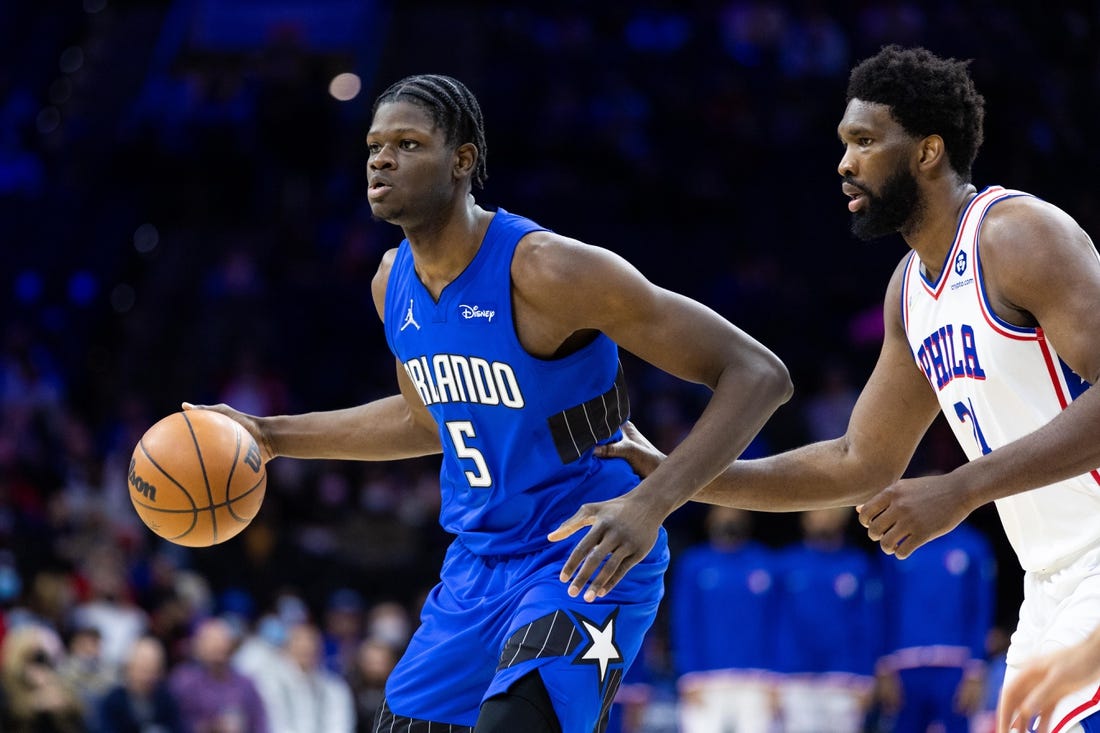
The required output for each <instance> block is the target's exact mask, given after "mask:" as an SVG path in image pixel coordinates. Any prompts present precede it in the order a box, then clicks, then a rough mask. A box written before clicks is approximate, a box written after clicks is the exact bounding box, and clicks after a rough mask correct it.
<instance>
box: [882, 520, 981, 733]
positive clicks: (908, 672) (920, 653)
mask: <svg viewBox="0 0 1100 733" xmlns="http://www.w3.org/2000/svg"><path fill="white" fill-rule="evenodd" d="M882 562H883V571H882V574H883V590H884V593H883V598H884V600H883V604H884V614H883V618H884V621H885V623H884V628H883V637H884V650H885V651H886V654H885V656H883V658H882V659H881V660H880V662H879V664H880V667H881V668H882V669H883V670H884V671H888V672H895V673H896V674H897V675H898V678H899V680H900V682H901V686H902V694H903V704H902V708H901V710H899V711H898V712H897V714H896V717H895V719H894V721H893V726H892V730H894V731H896V733H910V732H912V733H923V732H924V731H925V730H927V729H928V726H929V725H930V724H932V723H934V722H939V723H940V724H941V725H942V726H943V728H944V730H945V731H946V732H947V733H966V731H968V730H969V720H968V718H967V716H966V715H961V714H960V713H959V712H957V711H956V710H955V695H956V692H957V690H958V688H959V683H960V682H961V680H962V678H963V674H964V672H965V671H968V670H969V671H971V672H980V671H983V670H984V666H985V658H986V650H985V643H986V636H987V635H988V634H989V630H990V628H991V627H992V625H993V612H994V608H993V598H994V592H995V588H994V583H995V580H996V564H995V561H994V557H993V551H992V548H991V547H990V544H989V542H988V540H987V539H986V538H985V536H984V535H982V534H981V533H980V532H978V531H977V530H975V529H973V528H971V527H969V526H968V525H966V524H961V525H959V526H958V527H956V528H955V529H954V530H952V531H951V532H949V533H947V534H946V535H944V536H942V537H938V538H936V539H934V540H932V541H931V542H928V543H927V544H925V545H924V546H922V547H921V548H920V549H919V550H918V551H917V552H914V553H913V554H912V555H911V556H910V557H908V558H906V559H905V560H898V559H897V558H896V557H893V556H889V555H884V556H883V561H882Z"/></svg>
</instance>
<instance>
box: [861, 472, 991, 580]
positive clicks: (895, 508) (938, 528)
mask: <svg viewBox="0 0 1100 733" xmlns="http://www.w3.org/2000/svg"><path fill="white" fill-rule="evenodd" d="M856 510H857V511H858V512H859V523H860V524H862V525H863V526H864V527H866V528H867V536H868V537H870V538H871V539H872V540H873V541H875V542H878V543H879V546H880V547H881V548H882V551H883V552H885V553H886V554H887V555H896V556H897V557H898V558H899V559H902V560H904V559H905V558H907V557H909V556H910V555H912V554H913V551H914V550H916V549H917V548H918V547H920V546H921V545H923V544H924V543H926V542H928V541H930V540H934V539H936V538H937V537H939V536H941V535H944V534H947V533H948V532H950V531H951V530H953V529H954V528H955V527H957V526H958V525H959V522H961V521H962V520H963V519H965V518H966V515H967V514H969V513H970V510H969V509H968V508H967V507H965V506H962V505H961V504H960V502H959V495H958V492H957V490H956V489H954V488H953V486H952V485H951V482H950V481H949V480H947V477H946V476H926V477H922V478H914V479H902V480H901V481H897V482H895V483H894V484H891V485H890V486H887V487H886V488H885V489H883V490H882V491H880V492H879V493H878V494H876V495H875V496H874V497H872V498H871V499H869V500H868V501H867V502H865V503H864V504H863V505H861V506H858V507H856Z"/></svg>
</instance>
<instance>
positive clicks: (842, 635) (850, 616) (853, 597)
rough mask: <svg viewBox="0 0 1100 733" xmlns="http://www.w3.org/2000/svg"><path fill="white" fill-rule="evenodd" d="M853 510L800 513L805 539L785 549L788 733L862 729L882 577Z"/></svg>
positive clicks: (782, 693) (781, 631)
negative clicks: (858, 540) (853, 528)
mask: <svg viewBox="0 0 1100 733" xmlns="http://www.w3.org/2000/svg"><path fill="white" fill-rule="evenodd" d="M853 517H854V512H853V511H852V510H851V509H850V508H848V507H833V508H829V509H815V510H813V511H808V512H803V514H802V515H801V516H800V517H799V522H800V525H801V528H802V541H801V542H798V543H796V544H794V545H792V546H790V547H788V548H786V549H784V550H783V551H782V553H781V554H780V558H779V562H778V569H779V573H778V588H777V590H776V625H775V636H776V639H775V644H776V668H777V669H778V670H779V671H780V672H781V673H782V676H781V677H780V678H779V681H778V699H779V709H780V715H781V717H782V721H783V726H782V730H783V731H784V733H858V732H859V731H861V730H863V721H864V718H865V716H866V713H867V709H868V708H869V706H870V702H871V695H872V691H873V688H874V669H875V658H876V656H877V655H878V653H879V651H880V649H881V646H880V643H879V639H880V638H881V631H882V620H881V619H882V584H881V582H880V578H879V577H878V573H877V572H875V568H874V567H873V564H872V563H871V560H870V558H869V557H868V556H867V552H865V551H864V550H863V549H861V548H858V547H855V546H854V545H853V544H852V543H851V541H850V540H849V538H848V528H849V524H850V523H851V522H852V519H853Z"/></svg>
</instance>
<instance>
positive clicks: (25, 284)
mask: <svg viewBox="0 0 1100 733" xmlns="http://www.w3.org/2000/svg"><path fill="white" fill-rule="evenodd" d="M0 7H2V10H0V241H2V244H0V293H2V307H0V333H2V339H3V340H2V343H0V346H2V351H0V547H2V548H6V550H7V552H6V553H5V555H4V557H3V562H5V563H8V564H9V565H10V566H11V567H12V568H13V569H14V572H15V577H16V578H17V579H18V581H19V584H18V585H17V586H16V587H15V590H14V591H13V592H12V593H9V594H7V595H6V597H5V604H6V606H7V607H8V608H13V607H17V606H18V607H24V608H28V607H29V608H31V610H32V611H33V612H34V613H36V614H38V615H40V616H45V617H48V616H50V614H55V615H56V616H57V618H56V619H55V620H56V622H57V623H58V624H59V625H64V624H65V619H66V615H65V614H66V613H67V610H68V609H67V607H66V603H68V604H73V603H78V602H80V601H81V600H83V599H84V596H87V594H88V593H90V591H89V580H88V578H89V577H90V576H91V575H92V574H93V572H92V571H91V570H90V566H92V565H94V564H95V563H102V564H105V565H110V566H113V567H115V568H116V569H117V571H118V572H120V573H122V574H123V576H124V578H125V581H126V584H127V588H128V591H127V595H128V596H129V597H130V598H131V599H132V601H133V603H134V604H135V605H136V606H137V607H138V608H140V609H141V610H142V611H144V612H145V613H146V614H149V615H150V617H151V618H153V620H154V623H162V624H166V626H165V628H166V629H169V630H168V631H165V632H164V633H165V637H166V638H169V637H171V634H172V633H177V632H178V633H180V634H183V633H184V632H183V631H179V630H178V629H177V631H176V632H173V631H171V629H173V628H175V627H173V626H172V623H177V624H178V625H180V627H181V628H186V623H187V615H186V613H184V614H183V620H182V621H181V620H179V619H178V618H177V617H176V616H173V615H172V613H169V612H168V611H165V608H164V606H165V605H166V604H168V605H170V604H172V603H176V602H177V601H178V596H179V595H180V594H182V595H184V596H187V592H185V591H181V590H180V588H179V585H180V582H179V581H178V578H179V575H180V574H186V577H188V578H189V579H190V580H189V582H190V584H191V585H186V584H184V585H185V587H187V588H192V590H191V591H190V593H191V594H192V596H194V598H191V596H188V598H190V599H191V601H192V603H193V605H194V608H191V609H190V612H193V613H196V614H201V613H204V612H207V613H208V612H211V611H214V610H217V609H219V608H221V607H222V606H224V605H226V604H227V603H228V601H227V600H226V599H232V598H235V599H242V598H243V599H245V600H246V601H247V603H248V604H249V605H248V610H249V613H250V614H252V615H253V616H255V615H258V614H259V613H260V612H261V611H262V610H263V609H265V608H269V607H271V605H272V604H273V603H274V602H275V601H276V599H277V598H279V597H280V595H281V594H284V593H293V594H296V595H297V596H299V597H300V598H302V599H303V600H304V602H305V604H306V605H307V606H308V607H309V608H310V609H311V610H312V611H313V612H314V613H315V614H320V613H321V612H323V611H324V610H325V608H326V607H327V604H328V603H329V600H330V598H331V594H332V593H333V592H334V591H335V590H337V589H339V588H352V589H355V591H356V593H358V594H359V595H360V596H361V600H362V602H363V603H364V605H365V606H370V605H372V604H377V603H381V602H383V601H391V600H392V601H397V602H398V603H399V604H406V605H408V606H409V607H410V608H414V607H415V604H416V602H417V598H418V596H419V594H421V593H422V592H423V591H424V590H425V589H426V588H427V587H429V586H430V585H431V584H432V582H433V581H434V579H435V577H436V573H437V570H438V564H439V560H440V557H441V552H442V549H443V548H444V547H445V545H446V542H447V538H446V537H445V536H444V535H443V534H442V532H441V531H440V530H439V528H438V526H437V524H436V511H437V508H438V496H437V484H436V477H435V471H436V469H437V464H436V463H435V462H434V461H432V460H424V461H410V462H406V463H404V464H396V463H394V464H372V465H357V464H339V463H325V462H309V463H306V462H296V461H290V460H286V459H284V460H280V461H277V462H275V463H274V464H272V465H271V467H270V470H271V476H270V483H269V488H268V496H267V498H266V501H265V505H264V507H263V510H262V511H261V514H260V516H259V517H258V518H257V519H256V520H255V522H254V523H253V525H252V526H251V527H249V529H248V530H247V531H246V532H244V533H243V534H242V535H240V536H239V537H238V538H237V539H235V540H233V541H231V542H229V543H227V544H226V545H224V546H219V547H216V548H209V549H203V550H183V549H180V548H176V547H174V546H170V545H167V544H165V543H162V542H159V541H155V537H154V536H153V535H152V534H151V533H150V532H148V531H147V530H146V529H145V528H144V526H142V525H141V524H140V523H139V522H138V521H137V519H136V516H135V514H134V512H133V509H132V508H131V507H130V505H129V499H128V498H127V489H126V481H125V471H126V468H127V464H128V460H129V455H130V451H131V450H132V448H133V446H134V444H135V443H136V441H137V439H138V438H139V437H140V435H141V434H142V433H143V432H144V430H145V429H146V428H148V427H149V426H150V425H151V424H152V423H153V422H155V421H156V420H157V419H159V418H160V417H162V416H163V415H165V414H167V413H169V412H171V411H174V410H176V409H178V406H179V403H180V402H181V401H184V400H188V401H192V402H198V403H210V402H218V401H226V402H229V403H231V404H233V405H235V406H236V407H238V408H239V409H241V410H244V411H246V412H252V413H257V414H270V413H278V412H297V411H308V410H320V409H328V408H336V407H344V406H349V405H353V404H357V403H360V402H363V401H366V400H369V399H372V398H375V397H378V396H381V395H385V394H388V393H391V392H392V391H393V389H394V386H395V382H394V376H393V369H394V362H393V359H392V356H391V355H390V354H389V353H388V351H387V349H386V345H385V342H384V339H383V336H382V329H381V327H380V325H379V322H378V319H377V316H376V315H375V313H374V308H373V305H372V302H371V298H370V291H369V284H370V279H371V276H372V275H373V273H374V271H375V268H376V266H377V262H378V260H379V257H380V255H381V254H382V252H384V251H385V250H386V249H388V248H390V247H392V246H395V245H396V244H397V243H398V242H399V240H400V238H401V235H400V232H399V230H397V229H396V228H394V227H391V226H389V225H385V224H381V223H377V222H374V221H372V220H371V217H370V211H369V207H368V206H367V204H366V202H365V196H364V191H365V186H364V165H365V161H366V156H365V147H364V142H363V140H364V135H365V132H366V129H367V127H368V125H369V111H370V106H371V103H372V101H373V99H374V97H375V96H376V95H377V94H378V93H379V92H380V91H381V90H382V89H384V88H385V87H386V86H388V85H389V84H390V83H391V82H393V81H395V80H396V79H398V78H400V77H402V76H405V75H407V74H411V73H422V72H432V73H446V74H450V75H453V76H456V77H458V78H460V79H462V80H463V81H464V82H465V83H466V84H467V85H468V86H469V87H470V88H471V89H472V90H473V91H474V93H475V94H476V95H477V96H478V97H479V99H480V101H481V104H482V107H483V110H484V113H485V118H486V127H487V135H488V155H487V160H488V170H489V179H488V183H487V185H486V188H485V190H484V191H480V192H477V193H476V195H477V198H478V200H479V202H480V203H481V204H482V205H483V206H486V207H487V208H496V207H497V206H504V207H506V208H508V209H509V210H511V211H515V212H519V213H522V214H524V215H526V216H529V217H531V218H534V219H535V220H537V221H539V222H540V223H542V224H543V225H545V226H547V227H550V228H552V229H554V230H556V231H558V232H561V233H563V234H566V235H569V236H572V237H576V238H578V239H581V240H584V241H587V242H589V243H593V244H598V245H602V246H604V247H607V248H610V249H612V250H615V251H617V252H619V253H621V254H623V255H624V256H626V257H627V258H628V259H629V260H631V261H632V262H633V263H635V264H636V265H637V266H638V267H639V269H640V270H641V271H642V272H643V273H644V274H645V275H646V276H648V277H649V278H650V279H651V280H653V281H654V282H656V283H657V284H659V285H662V286H665V287H668V288H671V289H674V290H678V291H681V292H683V293H685V294H687V295H690V296H692V297H695V298H697V299H699V300H701V301H703V302H704V303H706V304H708V305H710V306H712V307H713V308H715V309H716V310H718V311H719V312H720V313H722V314H723V315H725V316H727V317H728V318H729V319H730V320H732V321H733V322H735V323H736V324H738V325H739V326H741V327H742V328H744V329H745V330H747V331H748V332H750V333H751V334H753V335H754V336H756V337H757V338H758V339H760V340H761V341H763V342H764V343H765V344H767V345H768V346H769V347H771V348H772V349H773V350H774V351H775V352H776V353H777V354H778V355H779V356H780V357H781V358H783V359H784V360H785V361H786V363H787V365H788V366H789V368H790V369H791V372H792V376H793V378H794V382H795V385H796V394H795V397H794V399H793V400H792V401H791V402H790V403H789V404H787V405H786V406H784V407H783V408H782V409H781V410H780V412H779V413H777V415H776V416H775V418H774V419H773V420H772V421H771V422H770V423H769V425H768V426H767V427H766V428H765V429H764V431H763V432H762V434H761V436H760V438H759V439H758V441H757V442H756V444H754V446H753V447H752V449H751V450H750V453H752V454H761V453H767V452H772V451H778V450H782V449H786V448H790V447H793V446H796V445H799V444H801V443H803V442H805V441H807V440H813V439H820V438H826V437H833V436H835V435H838V434H839V433H840V432H842V431H843V428H844V425H845V422H846V419H847V414H848V410H849V409H850V407H851V403H852V400H853V399H854V396H855V394H856V393H857V391H858V389H859V387H860V386H861V385H862V384H863V381H864V379H865V378H866V376H867V375H868V374H869V372H870V369H871V367H872V365H873V363H874V359H875V357H876V355H877V352H878V345H879V342H880V337H881V332H882V297H883V293H884V290H885V285H886V281H887V278H888V276H889V273H890V272H891V271H892V269H893V267H894V265H895V264H896V263H897V261H898V260H899V259H900V257H901V256H902V255H903V254H904V253H905V252H906V251H907V250H906V248H905V245H904V243H903V242H902V241H901V240H900V239H899V238H891V239H886V240H881V241H877V242H872V243H861V242H858V241H857V240H855V239H853V238H852V237H851V236H850V235H849V234H848V222H847V217H848V214H847V211H846V207H845V205H844V204H845V200H844V198H843V196H842V195H841V193H840V186H839V178H838V176H837V174H836V164H837V162H838V160H839V156H840V153H841V148H840V145H839V144H838V143H837V141H836V133H835V129H836V124H837V121H838V120H839V118H840V115H841V112H842V110H843V102H844V90H845V85H846V79H847V71H848V69H849V68H850V67H851V66H852V64H853V63H855V62H856V61H858V60H860V59H862V58H864V57H866V56H868V55H871V54H873V53H874V52H875V51H877V50H878V49H879V48H880V47H881V46H882V45H883V44H885V43H902V44H920V45H925V46H927V47H929V48H931V49H932V50H934V51H936V52H938V53H941V54H944V55H950V56H955V57H958V58H967V59H973V63H972V66H971V69H972V72H973V76H974V78H975V81H976V83H977V85H978V88H979V90H980V91H981V92H982V93H983V94H984V96H985V99H986V104H987V115H986V117H987V119H986V128H985V135H986V141H985V145H984V147H983V149H982V151H981V153H980V154H979V157H978V160H977V163H976V166H975V170H974V179H975V183H976V184H978V186H979V187H981V186H984V185H987V184H992V183H998V184H1002V185H1006V186H1009V187H1013V188H1021V189H1024V190H1027V191H1029V192H1032V193H1035V194H1037V195H1039V196H1041V197H1043V198H1046V199H1048V200H1051V201H1053V202H1055V203H1057V204H1058V205H1060V206H1062V207H1063V208H1064V209H1065V210H1066V211H1068V212H1069V213H1070V214H1071V215H1072V216H1074V217H1076V219H1077V220H1078V222H1080V223H1081V225H1082V226H1083V227H1084V228H1085V229H1086V230H1087V231H1089V232H1091V233H1093V234H1095V233H1096V232H1098V231H1100V227H1098V226H1097V224H1098V222H1097V217H1098V210H1100V207H1098V205H1097V204H1098V202H1097V196H1098V191H1097V189H1096V187H1095V184H1094V178H1095V174H1096V171H1097V170H1098V166H1097V164H1098V162H1100V160H1098V158H1100V153H1098V151H1097V147H1096V146H1095V145H1094V144H1093V142H1092V139H1091V138H1090V137H1089V136H1090V135H1094V133H1090V132H1089V130H1095V120H1096V119H1097V112H1098V110H1097V106H1098V102H1097V100H1098V99H1100V51H1098V49H1100V5H1098V4H1097V3H1096V2H1086V1H1083V0H1082V1H1081V2H1045V3H1019V4H1012V3H1009V4H1006V3H1002V2H989V1H982V0H979V1H976V2H971V3H966V4H959V3H955V2H927V3H916V2H906V1H905V0H863V1H859V0H857V1H855V2H849V3H829V2H817V1H813V0H803V1H802V2H794V1H791V2H778V1H776V0H771V1H769V0H728V1H726V2H720V1H717V0H713V1H709V2H675V3H674V2H635V3H589V2H579V1H573V0H565V1H562V2H555V3H537V4H534V3H533V4H530V5H524V4H518V3H504V2H440V3H437V4H432V3H421V2H414V3H390V2H385V1H384V0H379V1H378V2H369V1H366V0H364V1H361V2H356V1H354V0H263V2H258V1H257V0H178V1H176V2H168V1H167V0H40V1H36V2H30V1H24V2H19V1H17V0H4V2H3V3H2V6H0ZM341 74H344V75H349V74H354V75H355V76H354V77H351V76H338V75H341ZM563 307H565V306H564V304H563ZM624 363H625V367H626V370H627V377H628V380H629V381H630V384H631V391H632V403H633V405H634V415H633V417H634V420H635V422H636V423H637V424H638V425H639V426H640V427H641V428H642V429H643V431H645V432H646V433H647V434H649V435H650V436H651V437H652V438H653V439H654V441H655V442H657V443H658V445H660V446H661V447H663V448H665V449H666V450H667V449H669V448H671V447H672V446H673V445H675V443H676V441H677V440H678V439H679V438H680V436H682V434H683V432H684V431H685V430H686V429H687V428H688V427H689V426H690V424H691V423H692V421H693V420H694V418H695V417H696V416H697V414H698V412H699V410H700V409H701V406H702V405H703V403H704V401H705V399H706V397H707V395H706V394H705V393H704V392H702V391H700V390H699V389H697V388H693V387H691V386H688V385H684V384H681V383H679V382H677V381H676V380H674V379H671V378H669V377H667V376H665V375H662V374H660V373H657V372H655V371H654V370H652V369H651V368H648V367H646V366H645V365H643V364H641V363H639V362H638V361H636V360H634V359H632V358H631V357H630V356H629V355H625V356H624ZM882 429H883V430H884V431H888V430H889V426H885V425H884V426H883V427H882ZM961 460H962V455H961V453H960V452H959V450H958V448H957V447H956V445H955V443H954V440H953V438H952V436H951V435H950V433H949V431H948V430H947V428H946V426H945V425H943V424H942V423H937V424H936V426H935V427H934V429H933V430H932V432H931V433H930V434H929V436H928V439H927V440H926V441H925V442H924V444H923V445H922V448H921V450H920V451H919V453H918V456H917V458H916V459H915V461H914V464H913V466H912V469H911V473H921V472H930V471H946V470H950V469H951V468H952V467H954V466H955V465H957V463H958V462H960V461H961ZM701 518H702V510H701V509H700V508H699V507H693V506H690V505H689V506H688V507H685V508H684V509H683V510H681V511H680V512H678V513H677V514H676V515H674V516H673V517H672V518H671V519H670V521H669V525H668V526H669V530H670V534H671V537H672V542H673V549H674V551H675V550H676V549H677V548H680V547H683V546H686V545H687V544H689V543H692V542H695V541H698V540H699V539H700V538H701V537H702V532H701ZM973 522H974V524H975V525H977V526H978V527H979V528H980V529H982V530H983V531H984V532H986V533H987V534H988V535H989V537H990V538H991V539H992V540H993V542H994V543H995V545H996V546H997V548H998V558H999V561H1000V562H999V565H1000V569H1001V573H1000V581H999V583H1000V585H999V588H1000V591H999V600H1000V603H999V605H998V613H997V618H998V622H999V623H1000V624H1002V625H1004V626H1006V627H1007V628H1012V626H1014V623H1015V612H1016V606H1017V604H1018V600H1019V592H1020V591H1019V588H1018V586H1019V584H1020V574H1019V571H1018V565H1017V563H1016V560H1015V557H1014V556H1013V555H1012V554H1011V551H1010V550H1008V549H1007V546H1006V545H1005V543H1004V539H1003V535H1002V533H1001V530H1000V527H999V524H998V522H997V519H996V515H995V512H994V511H993V510H992V508H991V507H986V508H984V509H982V510H980V511H979V512H978V513H976V514H975V516H974V517H973ZM756 527H757V534H758V536H759V537H760V538H761V539H763V540H764V541H765V542H767V543H770V544H772V545H775V546H780V545H782V544H784V543H787V542H790V541H792V540H793V539H794V538H795V537H796V535H797V531H796V525H795V524H794V522H793V517H791V516H785V515H773V516H761V517H759V518H758V520H757V523H756ZM858 534H859V533H858V532H856V531H855V530H854V529H853V535H854V537H855V539H856V540H857V541H858V540H859V539H860V538H859V537H858ZM862 541H863V542H864V543H865V544H867V545H868V546H870V543H867V542H866V540H865V539H864V540H862ZM165 575H168V576H170V577H171V578H173V580H166V579H165ZM43 579H45V580H43ZM51 583H54V584H58V585H60V586H62V587H64V588H66V589H67V590H65V591H64V592H61V596H62V597H61V599H60V600H54V601H52V606H51V601H49V593H48V592H46V595H47V598H46V600H43V599H42V598H40V597H38V596H36V595H35V594H36V593H37V592H40V591H41V589H40V586H42V585H45V586H46V587H47V588H50V587H53V586H52V585H51ZM36 588H38V589H39V591H36ZM41 592H45V591H41ZM219 604H222V606H219ZM165 615H167V616H168V617H169V620H168V621H165V620H164V617H165Z"/></svg>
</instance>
